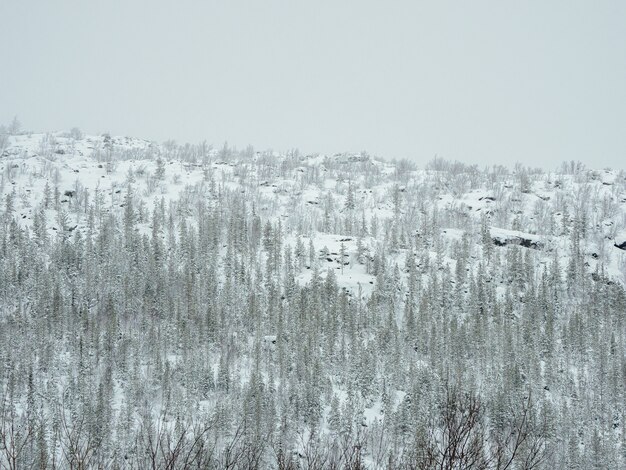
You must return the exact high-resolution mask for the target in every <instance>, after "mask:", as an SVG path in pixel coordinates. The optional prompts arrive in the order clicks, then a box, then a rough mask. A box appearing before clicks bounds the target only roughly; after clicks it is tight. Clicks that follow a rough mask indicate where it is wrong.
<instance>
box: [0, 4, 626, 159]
mask: <svg viewBox="0 0 626 470" xmlns="http://www.w3.org/2000/svg"><path fill="white" fill-rule="evenodd" d="M0 57H1V61H0V123H8V122H9V121H11V119H12V118H13V116H14V115H18V116H19V118H20V120H21V121H22V122H23V124H24V127H25V128H28V129H31V130H35V131H47V130H56V129H69V128H71V127H74V126H76V127H80V128H81V129H83V131H85V132H88V133H102V132H105V131H108V132H111V133H112V134H121V135H132V136H137V137H144V138H147V139H151V140H157V141H164V140H166V139H169V138H172V139H175V140H176V141H178V142H186V141H190V142H199V141H202V140H204V139H206V140H207V141H208V142H209V143H213V144H215V145H218V146H219V145H221V144H222V143H223V142H224V141H225V140H227V141H228V142H229V143H230V144H232V145H235V146H237V147H244V146H246V145H247V144H252V145H254V147H255V148H257V149H266V148H273V149H276V150H287V149H290V148H294V147H297V148H299V149H300V150H301V151H303V152H307V153H308V152H324V153H335V152H340V151H360V150H367V151H369V152H370V153H373V154H377V155H380V156H384V157H389V158H396V157H407V158H411V159H414V160H417V161H418V162H419V163H421V164H423V163H424V162H426V161H428V160H430V159H431V158H432V157H433V156H434V155H435V154H438V155H439V156H442V157H444V158H449V159H453V160H454V159H456V160H461V161H464V162H469V163H478V164H481V165H482V164H493V163H503V164H512V163H513V162H515V161H522V162H524V163H526V164H529V165H532V166H544V167H547V168H550V169H552V168H554V167H556V166H557V165H558V164H559V163H560V162H561V161H563V160H572V159H573V160H580V161H582V162H584V163H585V164H586V165H587V166H592V167H604V166H612V167H615V168H626V163H625V162H626V1H623V0H616V1H600V0H599V1H587V0H583V1H576V0H565V1H557V0H550V1H544V0H542V1H503V0H499V1H476V0H472V1H456V2H448V1H440V0H439V1H431V2H421V1H417V0H411V1H391V0H389V1H364V0H358V1H356V0H355V1H341V0H334V1H323V0H316V1H297V0H289V1H275V0H258V1H245V2H244V1H237V0H228V1H227V0H223V1H220V2H216V1H207V0H203V1H200V0H197V1H183V0H177V1H160V0H145V1H137V0H107V1H85V0H75V1H69V0H65V1H61V0H58V1H57V0H39V1H33V0H19V1H18V0H0Z"/></svg>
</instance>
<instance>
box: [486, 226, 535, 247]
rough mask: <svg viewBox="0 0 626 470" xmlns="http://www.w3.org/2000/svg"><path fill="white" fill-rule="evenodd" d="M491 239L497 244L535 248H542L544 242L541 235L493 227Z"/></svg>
mask: <svg viewBox="0 0 626 470" xmlns="http://www.w3.org/2000/svg"><path fill="white" fill-rule="evenodd" d="M490 233H491V239H492V240H493V243H494V244H495V245H496V246H508V245H518V246H523V247H524V248H531V249H533V250H541V249H542V248H543V247H544V245H545V244H544V242H543V240H541V237H540V236H539V235H535V234H532V233H524V232H519V231H516V230H506V229H501V228H495V227H492V228H491V230H490Z"/></svg>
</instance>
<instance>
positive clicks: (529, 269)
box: [0, 132, 626, 468]
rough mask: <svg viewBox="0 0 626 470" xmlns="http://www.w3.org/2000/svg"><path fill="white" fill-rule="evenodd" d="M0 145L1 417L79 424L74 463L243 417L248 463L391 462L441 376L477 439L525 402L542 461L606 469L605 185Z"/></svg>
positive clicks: (404, 167)
mask: <svg viewBox="0 0 626 470" xmlns="http://www.w3.org/2000/svg"><path fill="white" fill-rule="evenodd" d="M5 140H6V143H5V144H4V147H3V148H0V175H1V176H0V196H1V198H2V207H1V208H0V216H1V217H2V222H1V224H0V235H1V238H0V245H1V246H2V250H1V253H2V256H1V257H0V275H1V278H0V291H1V294H0V331H1V333H0V344H1V347H0V354H1V355H0V359H2V360H1V361H0V365H1V368H0V377H2V379H1V380H2V382H0V385H2V388H1V389H0V390H6V391H7V393H8V392H9V391H11V393H12V394H13V395H11V401H12V402H13V403H14V404H16V406H17V408H16V409H18V410H22V411H23V412H24V413H22V415H20V416H23V417H24V419H26V416H27V414H26V411H25V410H28V409H31V408H32V407H36V408H37V409H38V410H39V412H40V413H41V415H42V416H44V415H46V414H47V415H49V416H53V417H54V419H55V420H56V421H55V422H61V421H59V420H62V418H64V411H63V410H65V409H70V408H71V411H72V413H73V415H72V416H74V417H76V416H83V415H85V413H86V414H87V415H89V416H91V417H93V416H95V415H96V414H97V415H98V416H99V417H100V418H99V419H101V420H103V422H104V423H106V424H105V425H103V426H102V427H98V428H97V429H95V430H94V429H91V430H90V431H89V432H90V433H93V435H94V436H97V438H98V439H99V440H98V442H99V444H98V445H99V446H103V447H99V448H102V449H105V453H103V452H100V454H98V455H105V454H106V455H111V456H114V457H111V458H114V459H117V462H118V464H119V462H120V460H119V459H123V458H124V455H126V456H127V457H128V455H131V456H132V459H135V460H133V462H135V463H134V464H133V465H135V466H136V467H141V466H142V462H143V461H142V460H141V459H140V457H139V455H140V453H139V451H138V449H137V447H136V442H137V439H144V438H146V436H147V434H145V433H146V432H148V431H146V429H147V428H146V427H145V426H146V422H147V421H146V420H148V418H147V417H148V416H149V417H151V418H150V419H154V420H157V417H158V416H161V419H162V422H160V424H162V425H163V426H165V428H167V429H170V431H172V430H174V429H178V430H180V426H181V425H180V422H181V420H182V421H183V422H185V423H196V424H197V423H198V422H200V421H202V420H209V419H210V422H211V423H212V426H213V427H212V428H211V436H212V439H213V438H214V439H215V442H217V443H222V444H224V443H225V442H227V441H228V439H231V438H232V439H235V438H236V437H237V436H238V434H237V432H238V431H237V429H238V423H239V425H241V423H246V424H245V426H246V427H245V432H244V433H243V435H245V439H244V440H242V441H241V442H240V443H239V444H241V445H243V442H244V441H245V442H246V443H248V444H249V443H250V442H254V443H262V445H261V444H259V449H262V450H260V451H259V452H261V454H262V457H261V459H262V461H263V466H266V467H268V468H273V467H274V466H275V465H276V462H275V461H274V460H272V459H273V458H275V457H276V455H275V454H272V452H270V449H274V450H275V449H277V448H278V447H277V446H279V447H280V448H281V449H284V450H285V451H287V452H288V454H289V455H291V456H292V457H293V458H294V459H295V461H298V462H299V463H300V465H301V466H304V467H305V468H306V465H305V463H304V462H305V461H306V459H307V458H308V457H307V455H308V454H307V452H309V453H311V452H314V450H315V449H317V450H315V452H322V451H321V450H320V449H323V448H327V449H329V448H333V447H332V445H331V444H330V443H332V442H340V441H341V442H344V443H348V442H353V440H356V441H358V442H359V447H358V448H359V449H361V448H362V449H363V450H362V453H363V455H362V458H363V459H364V462H366V463H367V464H368V465H369V466H371V467H380V466H382V465H383V464H382V463H383V462H388V461H389V460H388V459H390V458H391V457H390V456H393V458H398V459H399V460H398V461H397V462H398V464H397V465H398V467H401V465H400V463H399V462H401V461H402V462H405V460H403V459H410V455H412V454H410V452H409V450H410V449H411V446H414V445H416V444H415V439H414V434H415V432H416V431H415V430H416V429H422V430H424V429H426V430H428V429H430V430H432V427H431V428H428V426H429V423H431V424H432V423H434V422H437V416H436V412H437V410H438V409H440V408H439V405H440V404H441V403H442V400H444V401H445V396H446V390H449V389H450V387H452V386H453V385H454V386H458V387H461V388H462V389H463V390H464V391H471V392H472V393H476V394H478V395H480V396H481V397H482V400H483V401H484V403H485V406H486V407H487V411H486V413H487V414H486V415H485V416H488V420H489V426H490V429H492V430H493V429H495V428H496V427H497V426H500V427H497V429H498V430H499V432H504V431H502V429H504V428H506V426H507V425H508V424H506V423H511V422H512V418H511V416H514V415H515V413H514V410H515V406H516V404H518V403H519V401H520V400H521V399H522V398H523V397H528V394H529V393H530V394H531V395H532V397H533V399H534V400H535V401H534V402H533V404H534V406H536V407H537V410H538V411H537V412H536V413H537V423H539V421H541V420H540V419H539V418H538V417H541V418H542V419H544V418H545V420H546V422H548V425H549V430H547V431H546V430H544V431H545V435H544V434H541V435H542V436H543V437H542V439H547V441H546V442H548V443H547V444H546V445H549V446H551V453H550V455H552V456H553V457H552V460H551V465H554V466H557V467H559V466H560V467H561V468H568V465H569V463H568V462H570V461H569V460H568V459H569V458H570V456H572V455H578V454H580V458H581V459H586V460H584V461H585V462H591V461H593V459H594V458H595V457H594V455H595V454H594V452H596V451H595V450H594V447H593V446H596V447H597V446H600V447H599V448H602V449H603V452H605V453H606V455H607V456H608V457H606V458H607V459H609V460H607V461H610V462H613V463H615V464H616V465H617V466H619V465H620V464H622V463H623V462H624V456H623V451H622V450H620V449H624V434H625V433H624V427H625V426H626V420H625V416H624V410H623V407H620V403H621V404H622V405H623V399H624V387H623V383H624V380H625V379H626V369H624V368H623V364H625V363H626V358H625V354H626V352H625V351H626V348H625V345H626V318H625V316H624V311H625V310H624V309H625V308H626V294H625V291H624V285H626V236H625V234H626V174H625V173H624V171H622V170H620V169H614V170H608V169H606V170H605V169H602V170H585V169H580V167H575V168H576V171H575V172H572V171H563V172H541V171H537V170H531V169H527V168H523V167H521V166H518V167H516V168H515V170H509V169H505V168H502V167H494V168H487V169H485V170H479V169H477V168H476V167H475V166H466V165H462V164H459V163H450V162H445V161H442V160H435V161H433V162H431V163H430V164H429V165H428V166H427V168H425V169H418V168H417V167H416V166H415V165H413V164H411V163H410V162H407V161H398V162H389V161H384V160H382V159H378V158H374V157H372V156H370V155H368V154H365V153H359V154H336V155H331V156H324V155H300V154H299V153H298V152H291V153H289V154H278V153H275V152H255V151H254V150H252V149H250V148H248V149H246V150H244V151H237V150H235V149H230V148H228V147H226V146H225V147H224V148H221V149H219V150H216V149H213V148H212V147H210V146H207V145H205V144H201V145H182V146H179V145H176V144H174V143H173V142H166V143H164V144H156V143H152V142H148V141H145V140H140V139H135V138H127V137H112V136H108V135H102V136H83V135H81V134H80V133H78V132H72V133H49V134H23V135H14V136H9V137H8V139H5ZM564 168H566V169H568V168H572V166H571V165H570V166H566V165H564ZM29 371H30V372H29ZM29 374H30V376H29ZM29 377H30V378H29ZM29 390H30V391H31V392H29ZM66 395H68V397H66ZM69 399H71V400H74V402H75V403H76V405H75V406H74V405H72V406H70V405H69V404H67V403H66V401H67V400H69ZM29 400H30V401H29ZM64 400H66V401H65V402H64ZM63 403H65V404H63ZM29 407H30V408H29ZM507 410H508V411H507ZM511 410H513V411H511ZM81 413H83V414H81ZM90 413H91V414H90ZM98 413H99V414H98ZM507 413H508V414H507ZM28 416H31V415H28ZM29 419H30V418H29ZM42 419H43V418H42ZM142 420H143V421H142ZM575 420H579V421H576V423H574V424H572V423H573V422H574V421H575ZM175 422H176V423H178V424H177V426H179V428H175V427H174V423H175ZM252 422H254V423H255V424H254V426H252V425H251V424H250V423H252ZM40 424H41V426H42V429H44V430H45V431H46V432H49V433H50V435H52V428H50V431H48V427H47V426H48V424H47V421H45V420H43V421H41V423H40ZM496 424H497V425H496ZM75 426H78V424H76V423H75ZM537 426H539V424H537ZM73 429H74V428H73ZM588 429H592V430H593V432H592V433H591V434H590V435H587V434H586V431H585V430H588ZM172 432H174V431H172ZM177 432H178V431H177ZM542 432H543V431H542ZM142 433H143V434H142ZM426 434H428V433H426ZM426 434H425V435H426ZM539 434H540V433H538V434H537V435H539ZM90 435H91V434H90ZM433 435H434V434H433ZM137 436H139V437H137ZM233 436H235V437H233ZM268 436H269V437H268ZM546 436H548V437H546ZM70 438H71V433H68V434H67V435H66V436H61V437H59V439H60V441H59V442H65V441H63V439H66V440H67V439H70ZM264 439H265V440H264ZM341 439H343V441H342V440H341ZM377 439H378V440H377ZM356 441H355V442H356ZM375 441H376V442H377V443H378V444H376V445H375ZM185 442H186V441H185ZM228 442H230V441H228ZM270 442H271V444H272V445H269V443H270ZM66 444H67V442H66ZM222 444H219V445H218V447H219V448H220V449H221V448H222V447H224V448H228V445H226V444H224V445H223V446H222ZM239 444H237V445H239ZM38 445H39V444H38ZM48 445H51V446H52V445H65V444H58V443H57V444H54V443H52V442H50V443H49V444H48ZM68 445H69V444H68ZM233 445H234V444H233ZM246 445H247V444H246ZM220 446H222V447H220ZM272 446H273V447H272ZM315 446H318V447H315ZM361 446H362V447H361ZM353 448H356V447H353ZM59 449H60V448H57V451H58V453H59V455H61V451H60V450H59ZM574 449H575V450H574ZM335 450H336V451H337V452H339V451H338V449H335ZM359 452H361V451H359ZM620 452H622V453H620ZM576 453H578V454H576ZM272 455H273V456H274V457H272ZM222 457H223V456H222ZM309 457H310V456H309ZM144 463H145V462H144ZM222 463H223V462H222ZM616 468H617V467H616Z"/></svg>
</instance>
